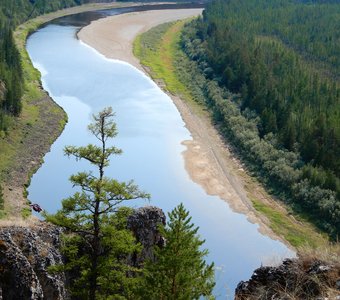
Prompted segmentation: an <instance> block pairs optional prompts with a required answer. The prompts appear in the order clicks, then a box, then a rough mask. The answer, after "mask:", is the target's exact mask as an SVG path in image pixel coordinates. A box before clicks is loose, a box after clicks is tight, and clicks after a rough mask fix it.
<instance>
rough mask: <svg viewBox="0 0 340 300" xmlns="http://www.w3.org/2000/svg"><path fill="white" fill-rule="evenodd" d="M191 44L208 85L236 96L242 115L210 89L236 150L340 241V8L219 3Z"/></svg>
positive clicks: (191, 32) (235, 0)
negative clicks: (339, 237)
mask: <svg viewBox="0 0 340 300" xmlns="http://www.w3.org/2000/svg"><path fill="white" fill-rule="evenodd" d="M332 2H333V3H332ZM182 42H183V47H184V49H185V52H186V54H187V55H188V56H189V57H190V58H191V59H192V60H193V61H195V62H197V64H198V66H199V68H200V70H201V72H203V74H204V76H205V78H206V79H207V80H208V81H209V80H211V82H214V83H216V82H217V83H218V87H219V89H221V88H222V90H223V89H224V90H225V91H229V92H232V93H233V96H228V97H226V98H229V99H231V100H232V102H233V103H232V104H233V105H234V106H233V107H234V108H235V106H236V107H237V109H238V110H239V112H240V115H238V114H237V113H236V112H235V111H232V110H231V107H227V103H226V102H227V101H226V100H225V101H224V99H223V96H217V95H216V93H217V92H216V90H217V88H216V89H215V88H214V89H213V92H212V90H211V85H210V88H209V87H208V85H206V86H205V87H203V94H204V95H205V97H206V100H205V102H206V103H207V104H208V106H210V107H211V108H212V109H213V111H214V116H215V121H216V122H218V123H219V124H220V125H222V126H223V130H222V131H224V132H225V135H226V136H228V138H229V140H232V141H233V143H234V145H236V147H237V148H238V149H239V151H240V152H241V153H243V156H244V157H245V158H246V160H248V161H250V162H251V164H252V165H253V166H255V169H257V173H260V176H261V177H262V178H265V181H266V182H267V183H268V184H269V186H271V187H272V188H273V189H274V190H275V191H276V193H278V194H280V196H282V198H284V199H286V200H287V201H289V202H291V203H292V205H293V206H295V208H298V209H299V210H300V211H302V212H304V213H305V212H307V213H308V215H309V216H310V217H311V219H313V220H316V221H315V223H317V224H318V225H319V226H320V227H322V228H323V229H325V230H326V231H327V232H329V233H331V235H333V237H336V236H338V235H339V232H340V223H339V220H340V200H339V197H340V179H339V178H340V85H339V78H340V73H339V71H340V4H339V3H336V2H334V1H322V2H321V1H320V2H316V1H308V2H306V1H304V2H301V1H281V0H260V1H253V0H251V1H248V0H247V1H246V0H223V1H222V0H216V1H213V2H211V3H210V4H209V5H208V7H207V9H206V10H205V11H204V13H203V18H201V19H199V20H197V21H194V22H192V23H191V25H190V26H187V27H186V29H185V32H184V34H183V37H182ZM222 94H223V93H222ZM217 98H221V99H218V100H217ZM227 110H228V111H227ZM234 113H235V114H236V115H234ZM233 117H234V118H238V119H237V120H236V119H233ZM241 119H242V120H243V121H240V120H241ZM245 124H247V125H245ZM242 126H243V127H242ZM255 136H256V138H255Z"/></svg>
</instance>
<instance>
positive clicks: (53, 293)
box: [0, 206, 165, 300]
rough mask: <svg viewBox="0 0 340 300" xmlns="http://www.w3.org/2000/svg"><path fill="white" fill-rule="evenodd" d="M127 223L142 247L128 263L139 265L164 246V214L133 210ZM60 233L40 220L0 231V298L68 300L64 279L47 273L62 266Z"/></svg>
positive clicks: (154, 210)
mask: <svg viewBox="0 0 340 300" xmlns="http://www.w3.org/2000/svg"><path fill="white" fill-rule="evenodd" d="M127 224H128V225H127V226H128V228H129V229H131V230H132V232H133V233H134V235H135V237H136V240H137V242H140V243H141V244H142V245H143V250H142V252H141V253H140V254H138V255H135V256H133V257H131V261H130V262H129V263H131V264H133V265H139V264H140V263H141V262H143V261H144V260H145V259H146V258H151V259H152V258H153V257H152V251H151V249H152V247H153V246H154V245H162V244H163V243H164V241H163V238H162V236H161V235H160V234H159V232H158V225H159V224H165V215H164V213H163V211H162V210H161V209H160V208H157V207H152V206H149V207H142V208H139V209H136V210H134V212H133V213H132V215H131V216H130V217H129V218H128V222H127ZM62 232H63V230H62V229H61V228H58V227H56V226H53V225H51V224H48V223H46V222H43V221H39V222H37V223H36V224H34V225H31V226H28V227H19V226H9V227H2V228H0V299H4V300H12V299H13V300H14V299H15V300H21V299H22V300H26V299H34V300H40V299H49V300H54V299H55V300H63V299H68V294H67V290H66V287H65V286H66V282H67V276H66V275H65V274H60V273H58V274H51V273H49V272H48V268H49V267H50V266H54V265H58V264H62V263H63V260H64V258H63V256H62V254H61V253H60V246H61V234H62Z"/></svg>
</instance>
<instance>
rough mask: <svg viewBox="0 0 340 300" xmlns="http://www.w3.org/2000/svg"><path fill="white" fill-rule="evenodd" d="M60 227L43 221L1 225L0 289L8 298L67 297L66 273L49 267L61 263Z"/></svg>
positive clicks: (5, 297) (58, 298) (17, 299)
mask: <svg viewBox="0 0 340 300" xmlns="http://www.w3.org/2000/svg"><path fill="white" fill-rule="evenodd" d="M60 233H61V230H60V229H58V228H57V227H55V226H52V225H49V224H46V223H43V222H41V224H40V226H35V227H4V228H1V229H0V266H1V269H0V289H1V294H2V298H3V299H4V300H6V299H9V300H10V299H16V300H20V299H51V300H54V299H56V300H63V299H66V298H67V293H66V290H65V285H64V282H65V276H64V275H63V274H53V275H52V274H50V273H49V272H48V267H49V266H53V265H56V264H62V263H63V258H62V256H61V254H60V252H59V246H60V239H59V237H60Z"/></svg>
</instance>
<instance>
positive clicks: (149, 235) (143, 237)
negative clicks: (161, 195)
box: [127, 206, 166, 266]
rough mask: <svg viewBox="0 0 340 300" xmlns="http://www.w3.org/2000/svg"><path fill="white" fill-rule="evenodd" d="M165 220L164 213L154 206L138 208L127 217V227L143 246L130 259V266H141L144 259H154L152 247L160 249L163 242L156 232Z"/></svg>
mask: <svg viewBox="0 0 340 300" xmlns="http://www.w3.org/2000/svg"><path fill="white" fill-rule="evenodd" d="M165 220H166V218H165V215H164V212H163V211H162V210H161V209H160V208H158V207H155V206H146V207H141V208H138V209H136V210H135V212H134V213H133V214H132V215H131V216H129V218H128V222H127V223H128V225H127V227H128V229H130V230H131V231H132V232H133V234H134V235H135V237H136V240H137V242H139V243H141V244H142V246H143V249H142V251H141V253H139V254H135V255H133V257H132V258H131V264H132V265H134V266H141V265H142V264H143V262H144V260H145V259H151V260H153V259H154V254H153V247H154V246H155V245H158V246H160V247H162V246H163V245H164V242H165V241H164V238H163V237H162V236H161V235H160V233H159V230H158V226H159V225H160V224H163V225H165Z"/></svg>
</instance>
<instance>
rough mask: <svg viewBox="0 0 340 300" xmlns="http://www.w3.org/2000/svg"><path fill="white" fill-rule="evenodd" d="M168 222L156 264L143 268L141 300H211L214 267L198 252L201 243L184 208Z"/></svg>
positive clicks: (177, 211)
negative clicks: (205, 299)
mask: <svg viewBox="0 0 340 300" xmlns="http://www.w3.org/2000/svg"><path fill="white" fill-rule="evenodd" d="M168 216H169V221H168V222H167V226H166V227H161V228H160V232H161V234H162V236H163V237H164V238H165V240H166V244H165V246H164V247H157V246H156V248H155V257H156V261H155V262H152V261H148V262H147V263H146V264H145V267H144V272H145V275H144V282H143V284H142V288H141V292H140V293H141V298H142V299H150V300H165V299H166V300H181V299H183V300H188V299H200V298H201V297H202V296H204V297H206V298H213V296H212V290H213V287H214V286H215V282H214V264H213V263H212V264H210V265H208V264H207V263H206V262H205V260H204V257H205V256H206V255H207V254H208V251H207V250H201V249H200V248H201V246H202V245H203V243H204V240H201V239H200V237H199V235H198V233H197V232H198V227H194V224H192V223H191V217H189V212H188V211H187V210H185V208H184V206H183V204H180V205H179V206H177V207H176V208H175V209H174V210H173V211H172V212H170V213H169V214H168Z"/></svg>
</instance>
